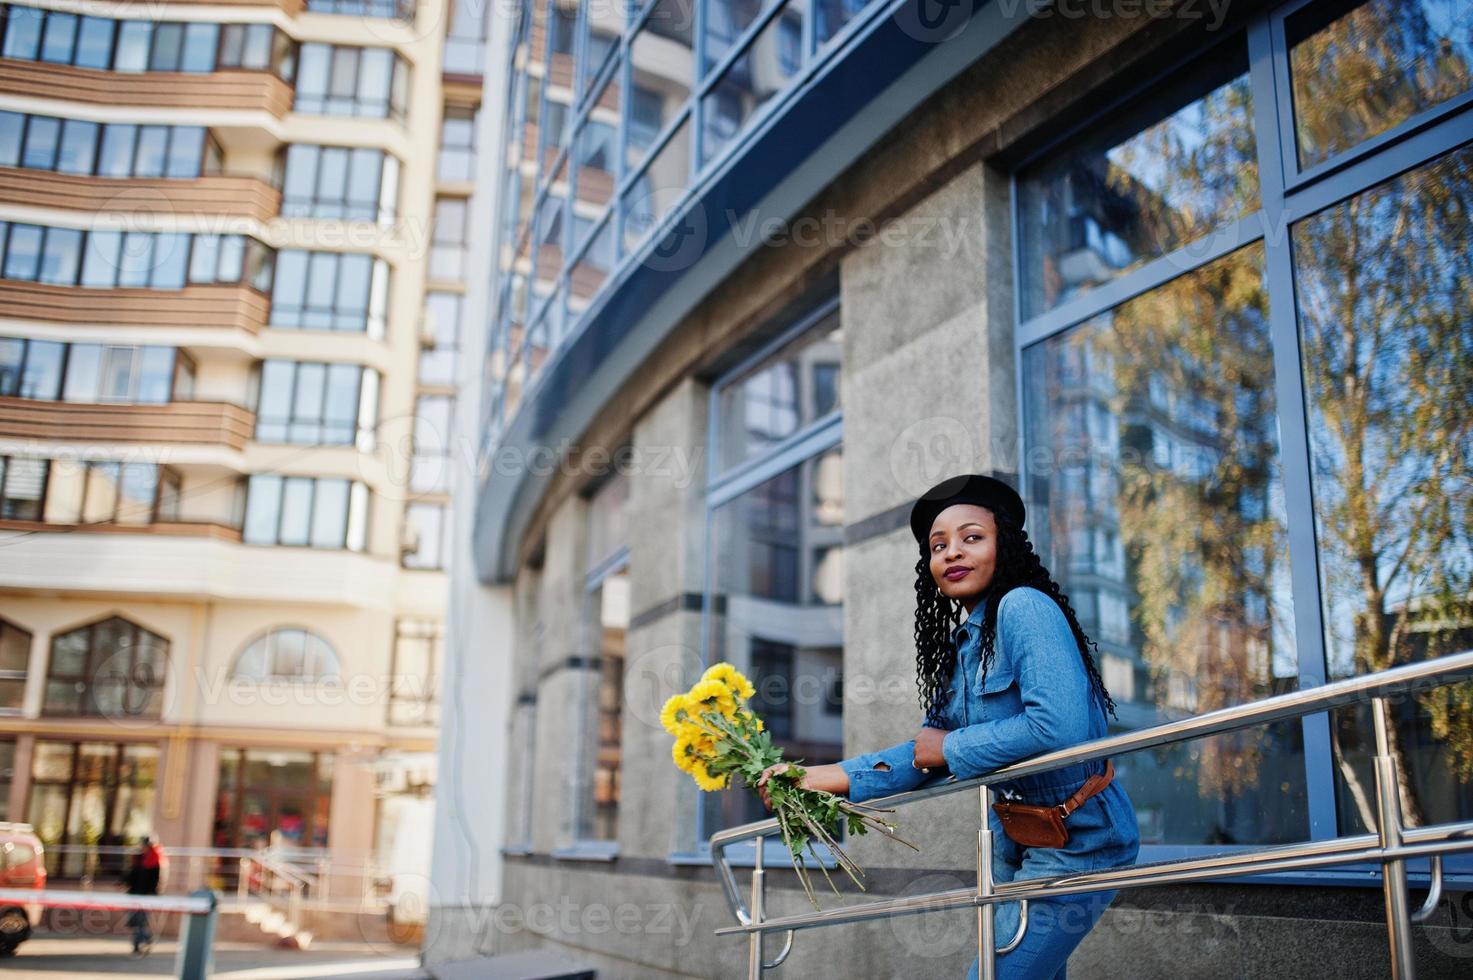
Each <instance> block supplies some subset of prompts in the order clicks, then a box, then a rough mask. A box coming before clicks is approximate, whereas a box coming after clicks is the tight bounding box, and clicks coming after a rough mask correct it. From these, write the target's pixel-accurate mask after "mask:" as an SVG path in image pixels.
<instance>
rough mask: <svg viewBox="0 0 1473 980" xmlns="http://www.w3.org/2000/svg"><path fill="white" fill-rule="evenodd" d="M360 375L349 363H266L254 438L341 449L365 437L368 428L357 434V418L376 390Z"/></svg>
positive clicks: (360, 415)
mask: <svg viewBox="0 0 1473 980" xmlns="http://www.w3.org/2000/svg"><path fill="white" fill-rule="evenodd" d="M363 373H364V371H363V368H361V367H359V366H357V365H355V364H331V365H329V364H319V363H312V362H297V361H266V362H265V363H263V364H262V366H261V389H260V397H259V404H258V407H257V411H256V439H257V440H258V441H260V442H290V443H299V444H306V445H339V446H346V445H353V444H355V443H357V442H359V441H360V440H362V439H363V438H365V437H371V435H372V432H371V429H369V430H363V429H361V427H360V418H361V417H362V416H363V414H364V412H365V409H368V408H369V406H368V404H367V403H368V400H369V399H370V398H371V397H372V396H373V395H374V394H376V385H375V386H373V387H370V386H369V385H367V384H365V383H364V382H363ZM370 373H372V372H370ZM370 414H371V410H370Z"/></svg>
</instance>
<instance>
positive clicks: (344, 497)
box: [311, 480, 348, 548]
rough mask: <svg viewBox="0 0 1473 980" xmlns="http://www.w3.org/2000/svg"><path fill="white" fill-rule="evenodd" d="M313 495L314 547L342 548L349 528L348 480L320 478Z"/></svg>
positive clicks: (312, 535) (312, 541) (312, 540)
mask: <svg viewBox="0 0 1473 980" xmlns="http://www.w3.org/2000/svg"><path fill="white" fill-rule="evenodd" d="M316 483H317V486H316V488H315V492H314V493H313V495H312V533H311V544H312V546H313V547H314V548H340V547H342V545H343V541H344V538H345V537H346V535H347V529H348V481H347V480H318V481H316Z"/></svg>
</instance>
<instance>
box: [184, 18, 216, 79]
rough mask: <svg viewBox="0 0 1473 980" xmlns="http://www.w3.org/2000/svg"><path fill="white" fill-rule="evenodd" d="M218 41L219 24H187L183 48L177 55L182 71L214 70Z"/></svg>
mask: <svg viewBox="0 0 1473 980" xmlns="http://www.w3.org/2000/svg"><path fill="white" fill-rule="evenodd" d="M219 41H220V25H218V24H188V25H186V26H185V28H184V49H183V51H182V52H181V53H180V56H179V68H180V69H181V70H182V71H194V72H210V71H214V70H215V48H216V46H217V45H218V44H219Z"/></svg>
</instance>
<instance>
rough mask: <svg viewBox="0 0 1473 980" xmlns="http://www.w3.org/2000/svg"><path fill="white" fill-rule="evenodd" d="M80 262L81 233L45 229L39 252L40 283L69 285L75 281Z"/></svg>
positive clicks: (59, 229)
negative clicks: (44, 237) (43, 243)
mask: <svg viewBox="0 0 1473 980" xmlns="http://www.w3.org/2000/svg"><path fill="white" fill-rule="evenodd" d="M81 261H82V233H81V232H80V231H77V230H75V229H72V228H48V229H46V245H45V248H44V249H43V250H42V252H41V274H40V276H39V279H40V281H41V282H47V283H55V284H60V285H70V284H72V283H74V282H76V281H77V272H78V270H79V267H80V266H81Z"/></svg>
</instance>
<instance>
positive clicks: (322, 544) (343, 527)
mask: <svg viewBox="0 0 1473 980" xmlns="http://www.w3.org/2000/svg"><path fill="white" fill-rule="evenodd" d="M367 511H368V488H367V487H365V486H364V485H363V484H361V483H357V482H351V483H350V482H349V481H347V480H341V479H313V478H311V477H304V476H288V477H280V476H275V475H268V474H256V475H254V476H252V477H251V478H250V481H249V484H248V489H247V494H246V519H245V528H244V531H243V538H244V540H245V541H246V543H247V544H283V545H310V546H311V547H314V548H348V549H349V550H352V551H362V550H364V548H366V547H367V540H366V539H367V535H366V526H367Z"/></svg>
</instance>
